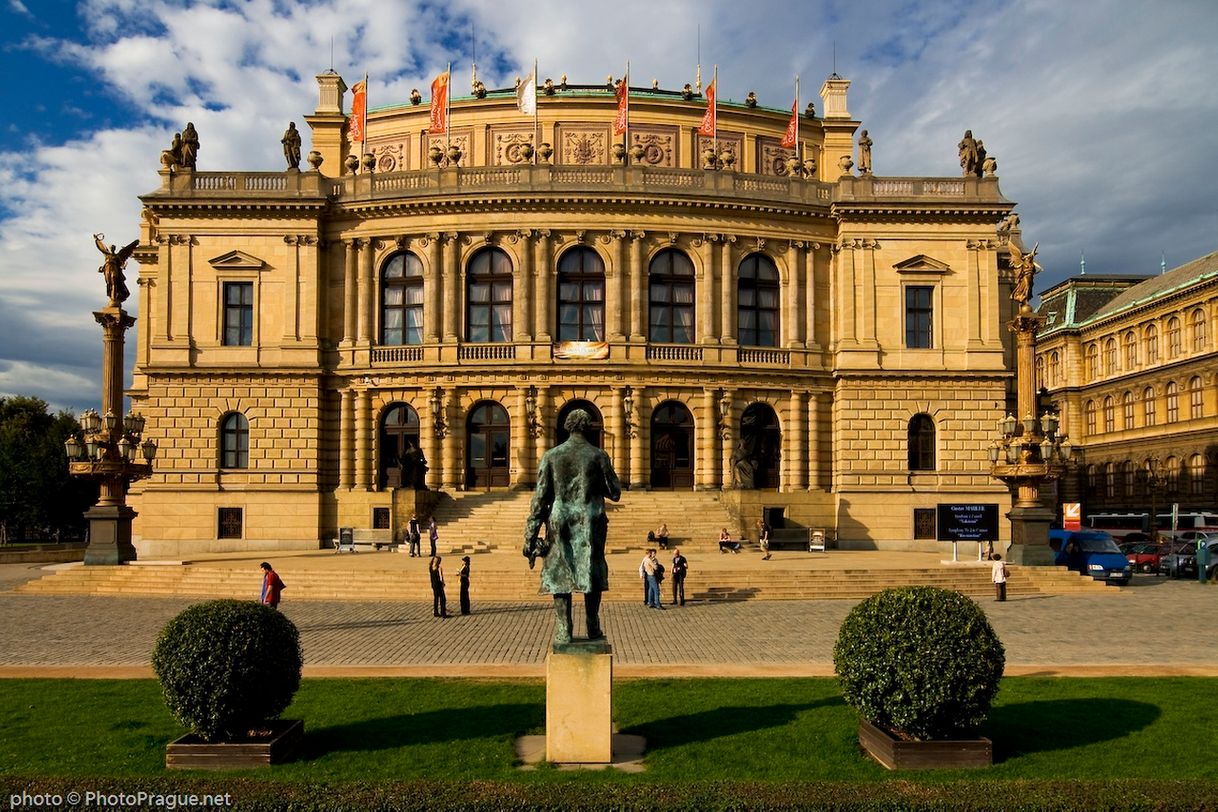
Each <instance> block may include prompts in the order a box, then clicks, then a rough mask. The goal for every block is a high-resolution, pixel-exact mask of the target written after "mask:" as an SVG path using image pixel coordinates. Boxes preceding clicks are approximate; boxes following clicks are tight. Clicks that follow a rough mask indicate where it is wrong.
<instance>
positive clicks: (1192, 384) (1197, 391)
mask: <svg viewBox="0 0 1218 812" xmlns="http://www.w3.org/2000/svg"><path fill="white" fill-rule="evenodd" d="M1188 416H1189V419H1190V420H1197V419H1198V418H1202V417H1205V404H1204V403H1203V402H1202V399H1201V377H1200V376H1198V375H1194V376H1193V377H1191V378H1189V380H1188Z"/></svg>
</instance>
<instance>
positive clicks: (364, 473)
mask: <svg viewBox="0 0 1218 812" xmlns="http://www.w3.org/2000/svg"><path fill="white" fill-rule="evenodd" d="M371 472H372V393H371V392H370V391H369V390H367V389H361V390H359V391H357V392H356V394H355V489H356V490H363V491H366V490H369V489H370V488H371V486H372V479H371V476H370V475H371Z"/></svg>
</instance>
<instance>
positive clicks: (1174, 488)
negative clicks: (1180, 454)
mask: <svg viewBox="0 0 1218 812" xmlns="http://www.w3.org/2000/svg"><path fill="white" fill-rule="evenodd" d="M1163 470H1164V471H1165V472H1166V473H1167V476H1166V478H1165V480H1164V488H1165V489H1166V491H1167V493H1168V495H1169V496H1175V495H1177V494H1179V493H1180V460H1179V459H1177V458H1176V457H1168V458H1167V459H1165V460H1164V461H1163Z"/></svg>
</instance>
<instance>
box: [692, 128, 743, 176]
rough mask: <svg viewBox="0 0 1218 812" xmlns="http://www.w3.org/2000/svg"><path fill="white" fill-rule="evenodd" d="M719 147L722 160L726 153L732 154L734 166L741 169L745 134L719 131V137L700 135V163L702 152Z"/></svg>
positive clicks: (700, 163) (698, 155) (699, 161)
mask: <svg viewBox="0 0 1218 812" xmlns="http://www.w3.org/2000/svg"><path fill="white" fill-rule="evenodd" d="M716 148H717V149H718V150H719V152H718V156H719V158H720V160H722V159H723V157H724V156H725V155H730V156H731V162H732V166H733V168H735V169H736V170H737V171H739V170H740V169H741V168H742V167H741V163H740V156H742V155H743V154H744V135H743V134H742V133H730V132H723V131H720V132H719V137H718V139H715V138H709V137H707V136H705V135H699V136H698V154H697V157H698V161H697V163H698V165H699V166H701V165H702V153H703V152H705V151H706V150H708V149H716Z"/></svg>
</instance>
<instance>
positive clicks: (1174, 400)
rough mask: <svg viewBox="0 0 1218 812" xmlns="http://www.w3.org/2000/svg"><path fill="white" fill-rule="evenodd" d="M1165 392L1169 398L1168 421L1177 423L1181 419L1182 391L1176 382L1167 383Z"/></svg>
mask: <svg viewBox="0 0 1218 812" xmlns="http://www.w3.org/2000/svg"><path fill="white" fill-rule="evenodd" d="M1163 394H1164V396H1165V397H1166V398H1167V422H1168V423H1175V422H1177V421H1179V419H1180V393H1179V387H1178V386H1176V382H1175V381H1172V382H1170V383H1169V384H1167V388H1166V389H1165V390H1164V391H1163Z"/></svg>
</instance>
